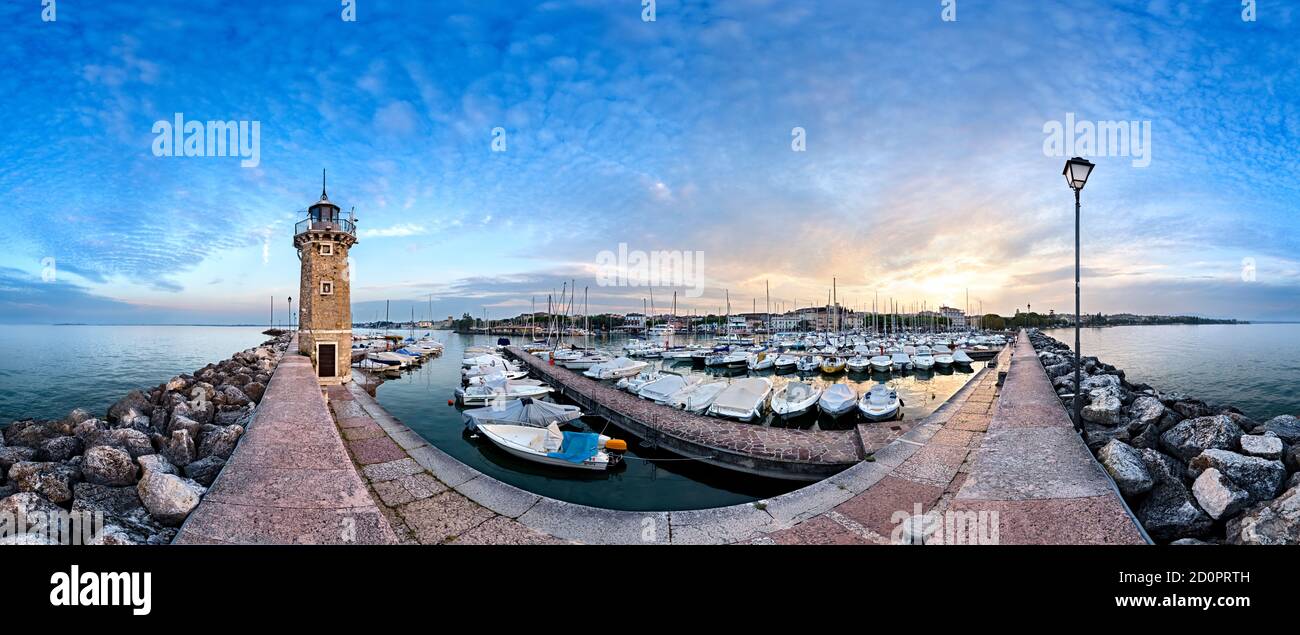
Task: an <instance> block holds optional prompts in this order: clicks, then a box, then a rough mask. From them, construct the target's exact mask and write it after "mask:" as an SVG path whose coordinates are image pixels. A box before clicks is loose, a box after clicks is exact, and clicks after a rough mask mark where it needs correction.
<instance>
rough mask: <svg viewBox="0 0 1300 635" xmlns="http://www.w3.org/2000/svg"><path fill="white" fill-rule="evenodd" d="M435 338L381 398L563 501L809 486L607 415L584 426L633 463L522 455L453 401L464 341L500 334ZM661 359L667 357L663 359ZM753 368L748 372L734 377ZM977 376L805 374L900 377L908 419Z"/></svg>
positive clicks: (870, 379)
mask: <svg viewBox="0 0 1300 635" xmlns="http://www.w3.org/2000/svg"><path fill="white" fill-rule="evenodd" d="M435 337H437V339H439V340H442V341H444V342H445V343H446V351H445V353H444V354H443V356H442V357H440V358H435V359H432V360H430V361H429V362H427V363H426V364H425V365H424V366H423V367H422V368H420V369H418V370H415V371H413V372H410V373H408V374H405V375H403V376H402V378H401V379H396V380H389V381H387V382H385V383H384V384H383V385H381V386H380V387H379V389H378V391H377V397H378V400H379V403H380V404H381V405H383V407H384V408H385V409H386V410H388V412H390V413H391V414H392V415H393V416H395V417H397V418H398V419H400V420H401V421H402V422H403V423H405V424H406V425H407V426H409V427H410V428H411V429H413V430H415V431H416V432H417V433H419V434H420V435H421V436H423V437H424V438H426V439H428V440H429V442H430V443H433V444H434V445H436V446H438V447H439V448H441V449H442V450H443V451H445V452H447V453H448V454H451V455H452V456H455V457H456V458H457V459H459V460H461V461H463V462H465V463H467V464H469V465H471V466H473V467H474V468H476V469H478V470H480V471H482V472H484V473H486V474H489V475H491V476H493V477H494V478H498V479H500V480H503V481H505V482H507V483H510V484H512V485H515V486H517V487H520V488H523V489H526V490H529V491H532V492H536V493H539V494H544V495H546V496H551V497H553V498H558V499H560V500H565V501H569V502H574V503H581V504H585V505H594V506H600V507H607V508H613V509H626V510H677V509H702V508H707V507H718V506H723V505H734V504H738V503H743V502H748V501H753V500H758V499H760V498H767V497H771V496H775V495H778V494H782V493H785V492H788V491H791V490H794V489H797V488H799V487H802V486H803V485H804V483H800V482H795V481H783V480H775V479H767V478H762V477H755V476H749V475H741V474H738V473H736V472H733V471H730V470H724V469H720V468H715V467H711V466H708V465H703V464H700V463H696V462H692V461H686V460H681V459H680V457H677V456H676V455H673V454H670V453H666V452H660V451H655V450H651V449H646V448H644V447H640V445H639V444H638V443H637V442H636V437H633V436H631V435H629V434H628V433H626V432H624V431H622V430H619V429H617V428H614V427H613V426H608V427H607V424H606V422H605V421H604V420H603V419H600V418H599V417H588V418H584V420H583V421H582V425H581V426H580V427H582V428H584V429H585V430H587V431H592V432H602V431H603V432H605V433H606V434H609V435H610V436H613V437H617V438H623V439H627V440H628V442H629V451H628V453H627V455H628V459H627V461H626V467H624V468H620V469H619V470H617V471H613V472H582V471H577V470H563V469H559V468H551V467H547V466H541V465H537V464H535V463H531V462H529V461H524V460H522V459H518V458H516V457H514V456H511V455H509V454H506V453H505V452H503V451H501V450H500V449H498V448H497V447H496V446H494V445H492V444H491V443H490V442H487V441H485V440H482V439H476V438H471V437H469V436H468V435H466V434H465V425H464V423H463V422H462V420H461V415H460V412H461V410H460V409H459V408H457V407H454V406H449V405H448V404H447V401H448V400H449V399H452V398H453V392H454V391H455V389H456V387H457V386H459V385H460V369H461V358H462V357H464V355H463V351H464V349H465V348H467V347H469V346H472V345H482V344H489V343H495V342H496V337H491V338H487V337H483V336H469V335H456V334H452V333H447V332H439V333H435ZM681 339H682V338H679V340H681ZM623 341H624V340H622V339H615V340H612V341H611V340H597V339H596V338H594V337H593V338H592V339H591V340H590V342H589V344H590V345H594V346H596V347H598V348H610V349H611V350H613V349H617V350H621V349H622V343H623ZM674 343H682V342H680V341H678V342H674ZM647 361H650V360H647ZM655 362H656V364H660V365H662V364H664V362H662V361H659V360H655ZM981 366H982V365H980V366H977V367H976V368H979V367H981ZM670 370H672V371H674V372H679V373H693V372H695V373H698V372H705V371H703V370H693V369H692V368H691V365H690V362H689V361H688V362H684V363H680V364H676V365H672V366H671V368H670ZM733 372H735V371H733ZM745 374H746V372H745V371H743V370H742V371H738V372H735V374H733V375H731V376H743V375H745ZM759 374H760V375H761V376H764V377H771V378H772V379H773V383H774V384H775V385H776V386H778V387H779V386H780V385H781V384H782V383H783V382H785V381H788V380H790V379H798V378H799V376H798V375H796V374H793V373H792V374H790V375H775V374H773V372H772V371H771V370H768V371H763V372H761V373H759ZM972 374H973V373H972V372H971V371H969V370H968V371H965V372H955V371H948V372H946V373H934V374H929V373H927V374H925V375H923V376H912V375H908V376H904V377H902V378H891V377H890V376H889V375H884V376H869V375H868V376H861V377H860V376H857V375H848V374H844V373H841V374H840V375H838V376H836V377H828V376H822V375H820V374H818V375H813V376H810V377H805V378H804V380H805V381H811V382H812V383H815V384H818V385H827V384H829V383H830V382H833V381H847V382H849V383H850V384H851V385H853V386H854V387H855V389H857V390H858V391H862V390H864V389H866V388H869V387H870V386H871V385H872V384H874V383H876V382H878V381H884V382H887V383H890V384H891V385H894V386H896V387H897V388H898V390H899V394H900V395H901V396H902V398H903V401H904V403H905V404H906V406H905V408H904V417H906V418H913V417H923V416H925V415H926V414H929V413H930V412H932V411H933V410H934V409H935V408H937V407H938V406H939V405H940V404H942V403H943V401H945V400H946V399H947V398H948V396H950V395H951V394H952V393H954V392H956V391H957V389H959V388H960V387H961V386H963V385H964V384H965V383H966V381H967V380H968V379H969V378H970V377H971V376H972ZM845 419H848V417H845ZM828 423H829V422H827V421H819V419H818V417H816V416H815V415H814V416H809V417H805V418H804V419H802V420H799V421H796V422H795V423H794V425H796V426H798V427H801V428H813V427H818V426H820V427H828ZM738 425H744V424H738ZM882 425H887V424H882Z"/></svg>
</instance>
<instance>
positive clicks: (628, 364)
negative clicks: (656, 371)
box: [583, 357, 650, 379]
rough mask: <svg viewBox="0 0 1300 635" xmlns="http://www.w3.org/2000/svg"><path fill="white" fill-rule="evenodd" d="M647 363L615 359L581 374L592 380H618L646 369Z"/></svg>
mask: <svg viewBox="0 0 1300 635" xmlns="http://www.w3.org/2000/svg"><path fill="white" fill-rule="evenodd" d="M649 365H650V363H649V362H638V361H636V360H632V359H628V358H626V357H617V358H615V359H612V360H610V361H608V362H605V363H604V364H596V365H595V366H592V367H591V368H588V369H587V372H585V373H583V375H584V376H586V377H590V378H592V379H619V378H622V377H631V376H633V375H636V374H637V373H639V372H641V371H643V370H645V369H646V367H647V366H649Z"/></svg>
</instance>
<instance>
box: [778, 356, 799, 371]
mask: <svg viewBox="0 0 1300 635" xmlns="http://www.w3.org/2000/svg"><path fill="white" fill-rule="evenodd" d="M798 362H799V358H797V357H795V356H794V355H778V356H777V358H776V361H774V362H772V366H773V367H775V368H776V370H777V372H782V371H790V370H794V368H795V365H796V364H798Z"/></svg>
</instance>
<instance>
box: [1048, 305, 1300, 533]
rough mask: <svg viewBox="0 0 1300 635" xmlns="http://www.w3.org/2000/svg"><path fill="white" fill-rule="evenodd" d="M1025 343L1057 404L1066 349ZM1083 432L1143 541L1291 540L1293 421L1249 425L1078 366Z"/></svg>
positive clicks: (1299, 463)
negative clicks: (1140, 529)
mask: <svg viewBox="0 0 1300 635" xmlns="http://www.w3.org/2000/svg"><path fill="white" fill-rule="evenodd" d="M1029 339H1030V341H1031V342H1032V343H1033V345H1034V350H1035V351H1036V352H1037V353H1038V358H1039V360H1040V361H1041V362H1042V364H1043V368H1044V369H1045V370H1046V371H1047V375H1048V377H1049V378H1051V380H1052V386H1053V387H1054V388H1055V389H1056V392H1057V394H1058V395H1060V396H1061V397H1062V400H1063V403H1064V404H1065V407H1066V408H1067V410H1068V409H1069V396H1070V395H1073V394H1074V392H1075V386H1074V353H1073V351H1071V350H1070V348H1069V347H1068V346H1066V345H1065V344H1064V343H1063V342H1060V341H1058V340H1056V339H1053V338H1052V337H1050V336H1047V335H1045V334H1043V333H1041V332H1038V331H1037V330H1031V331H1030V332H1029ZM1081 366H1082V368H1081V371H1082V376H1081V377H1082V378H1081V381H1080V383H1081V384H1082V385H1081V394H1082V397H1083V403H1084V407H1083V413H1082V418H1083V428H1084V430H1083V438H1084V441H1085V442H1086V443H1087V444H1088V448H1089V449H1090V450H1092V451H1093V453H1094V454H1096V456H1097V460H1098V461H1100V462H1101V464H1102V465H1103V466H1104V467H1105V468H1106V471H1107V472H1109V473H1110V475H1111V477H1112V478H1113V479H1114V480H1115V484H1116V485H1117V486H1118V487H1119V489H1120V493H1121V494H1123V496H1124V499H1125V500H1126V501H1128V503H1129V506H1130V507H1132V509H1133V511H1134V513H1135V514H1136V515H1137V518H1138V520H1139V521H1140V522H1141V523H1142V525H1143V527H1145V528H1146V530H1147V533H1148V534H1150V536H1151V538H1152V539H1153V540H1155V541H1157V542H1161V543H1174V544H1207V543H1226V544H1270V545H1272V544H1300V419H1297V418H1296V417H1295V416H1292V415H1280V416H1277V417H1273V418H1272V419H1269V420H1268V421H1264V422H1258V421H1255V420H1253V419H1251V418H1250V417H1247V416H1246V415H1245V414H1243V413H1242V412H1241V411H1240V410H1238V409H1237V408H1234V407H1232V406H1216V405H1211V404H1208V403H1206V402H1204V401H1202V400H1199V399H1195V398H1192V397H1189V396H1186V395H1182V394H1178V393H1164V392H1161V391H1160V390H1157V389H1155V388H1153V387H1151V386H1148V385H1146V384H1141V383H1133V382H1130V381H1129V380H1128V379H1127V378H1126V377H1125V376H1124V371H1122V370H1119V369H1117V368H1115V367H1114V366H1111V365H1109V364H1105V363H1103V362H1101V361H1100V360H1098V359H1097V358H1096V357H1083V358H1082V363H1081Z"/></svg>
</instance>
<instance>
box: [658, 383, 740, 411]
mask: <svg viewBox="0 0 1300 635" xmlns="http://www.w3.org/2000/svg"><path fill="white" fill-rule="evenodd" d="M729 383H730V382H726V381H705V382H701V383H698V384H695V385H693V386H687V387H685V388H683V389H681V390H679V391H677V392H676V393H674V394H673V395H672V396H671V397H669V398H668V401H667V404H668V405H670V406H672V407H674V408H681V409H682V410H686V411H688V412H694V413H696V414H699V413H703V412H704V411H706V410H708V409H709V406H711V405H713V400H714V399H717V397H718V394H719V393H721V392H722V391H723V390H726V388H727V385H728V384H729Z"/></svg>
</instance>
